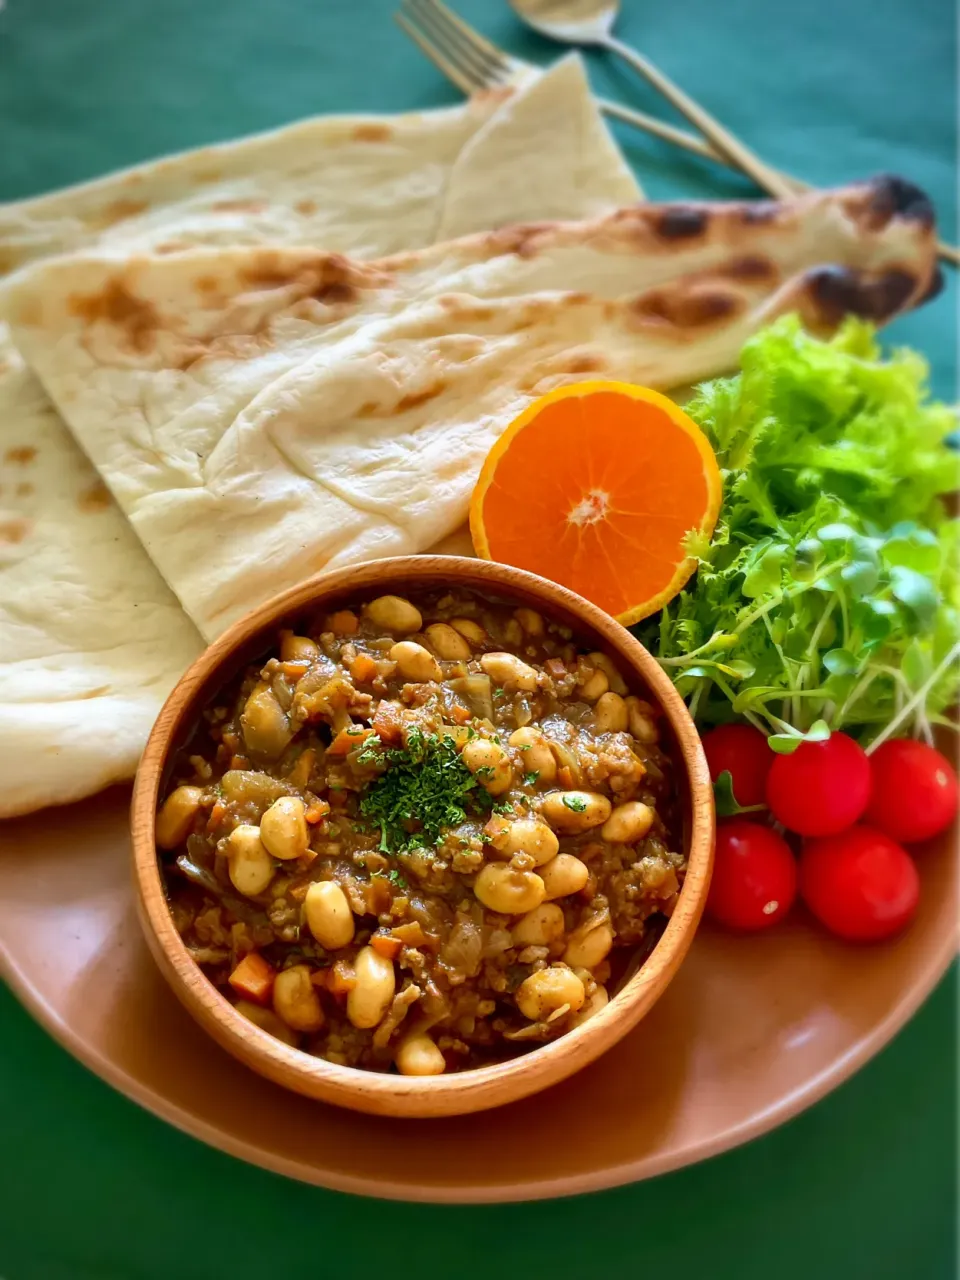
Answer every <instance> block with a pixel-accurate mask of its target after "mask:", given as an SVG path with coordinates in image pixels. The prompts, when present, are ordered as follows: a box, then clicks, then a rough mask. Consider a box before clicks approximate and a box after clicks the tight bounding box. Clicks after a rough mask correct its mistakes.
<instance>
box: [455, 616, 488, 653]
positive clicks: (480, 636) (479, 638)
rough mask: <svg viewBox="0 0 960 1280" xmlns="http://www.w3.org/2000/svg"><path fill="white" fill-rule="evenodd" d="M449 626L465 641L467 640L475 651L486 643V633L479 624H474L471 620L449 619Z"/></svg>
mask: <svg viewBox="0 0 960 1280" xmlns="http://www.w3.org/2000/svg"><path fill="white" fill-rule="evenodd" d="M450 625H451V627H453V629H454V631H458V632H459V633H460V635H462V636H463V638H464V639H465V640H469V641H470V643H471V644H472V645H473V647H474V648H475V649H482V648H483V646H484V645H485V644H486V643H487V633H486V632H485V631H484V629H483V627H481V625H480V623H479V622H474V620H473V619H472V618H451V619H450Z"/></svg>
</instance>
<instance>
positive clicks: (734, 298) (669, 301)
mask: <svg viewBox="0 0 960 1280" xmlns="http://www.w3.org/2000/svg"><path fill="white" fill-rule="evenodd" d="M745 308H746V302H745V301H744V299H743V298H742V297H741V296H740V295H739V294H738V293H736V292H734V291H733V290H732V289H729V288H724V287H723V285H722V282H720V281H716V280H714V281H711V280H693V281H687V280H678V281H677V282H676V283H675V284H673V285H663V286H661V287H659V288H656V289H649V290H648V291H647V292H646V293H641V294H639V295H638V296H637V297H635V298H632V299H631V300H630V301H629V302H628V303H627V313H628V323H629V324H631V326H634V325H635V326H638V327H640V328H645V327H647V326H648V325H651V324H652V325H655V326H657V327H658V328H663V329H668V330H669V331H670V332H671V333H672V334H673V335H674V336H676V337H678V338H689V339H695V338H697V337H699V335H700V334H701V332H702V331H703V330H704V329H707V328H711V327H714V326H719V325H723V324H727V323H728V322H729V321H730V320H732V319H733V318H734V316H736V315H738V314H739V313H740V312H742V311H743V310H745Z"/></svg>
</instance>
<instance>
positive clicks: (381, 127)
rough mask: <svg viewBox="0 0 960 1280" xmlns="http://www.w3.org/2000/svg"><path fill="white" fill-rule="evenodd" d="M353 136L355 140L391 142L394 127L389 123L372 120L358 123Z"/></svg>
mask: <svg viewBox="0 0 960 1280" xmlns="http://www.w3.org/2000/svg"><path fill="white" fill-rule="evenodd" d="M352 136H353V140H354V142H389V141H390V139H391V138H392V137H393V129H392V128H391V127H390V125H388V124H378V123H377V122H376V121H373V120H371V121H370V122H369V123H368V124H358V125H357V127H356V128H355V129H354V131H353V135H352Z"/></svg>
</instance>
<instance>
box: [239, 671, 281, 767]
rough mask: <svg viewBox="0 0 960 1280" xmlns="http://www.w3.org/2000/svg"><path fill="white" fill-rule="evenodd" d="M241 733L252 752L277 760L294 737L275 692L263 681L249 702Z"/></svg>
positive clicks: (244, 711) (247, 702)
mask: <svg viewBox="0 0 960 1280" xmlns="http://www.w3.org/2000/svg"><path fill="white" fill-rule="evenodd" d="M240 729H241V731H242V733H243V741H244V744H245V746H246V748H247V750H248V751H250V752H251V753H252V754H253V755H261V756H272V757H274V758H276V757H277V756H279V755H280V754H281V753H282V752H283V750H284V748H285V747H286V746H287V744H288V743H289V741H290V739H291V738H292V737H293V733H294V731H293V729H292V728H291V727H290V721H289V720H288V718H287V715H286V713H285V712H284V710H283V708H282V707H281V706H280V703H279V702H278V701H277V698H276V695H275V694H274V692H273V690H272V689H271V688H270V686H269V685H267V684H264V683H263V682H262V681H261V682H260V683H259V684H258V685H257V686H256V687H255V688H254V690H253V692H252V693H251V694H250V696H249V698H247V701H246V704H245V705H244V708H243V711H242V712H241V714H240Z"/></svg>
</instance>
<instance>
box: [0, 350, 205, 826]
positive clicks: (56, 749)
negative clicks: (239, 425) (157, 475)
mask: <svg viewBox="0 0 960 1280" xmlns="http://www.w3.org/2000/svg"><path fill="white" fill-rule="evenodd" d="M0 441H2V443H0V584H2V591H0V761H2V762H3V768H2V771H0V816H9V815H10V814H12V813H26V812H29V811H30V810H32V809H39V808H42V807H43V806H44V805H47V804H65V803H67V802H68V801H71V800H79V799H81V798H82V797H83V796H87V795H90V794H91V793H92V792H94V791H99V790H100V789H101V788H102V787H106V786H109V784H110V783H111V782H118V781H120V780H121V779H123V778H128V777H130V775H131V774H132V773H133V772H134V770H135V769H136V767H137V761H138V760H139V758H140V752H141V751H142V750H143V744H144V742H145V740H146V736H147V734H148V732H149V731H150V726H151V725H152V724H153V721H154V720H155V719H156V715H157V711H158V709H159V706H160V704H161V702H162V701H163V699H164V698H165V697H166V695H167V693H168V692H169V691H170V688H171V687H172V685H173V684H174V683H175V682H176V680H177V679H178V677H179V676H180V675H181V673H182V672H183V670H184V668H185V667H187V666H188V665H189V664H190V663H191V662H192V661H193V659H194V658H195V657H196V656H197V654H198V653H199V652H200V650H201V648H202V647H203V642H202V640H201V639H200V636H199V634H198V633H197V630H196V628H195V627H194V626H193V624H192V623H191V622H190V619H189V618H188V617H187V616H186V614H185V613H184V612H183V610H182V609H181V608H180V605H179V604H178V603H177V600H176V597H175V596H174V595H173V593H172V592H171V591H170V590H169V588H168V587H167V586H166V584H165V583H164V581H163V579H162V578H161V577H160V575H159V574H158V573H157V571H156V569H155V568H154V567H153V565H152V563H151V562H150V558H149V557H148V556H147V554H146V552H145V551H144V549H143V547H142V546H141V544H140V542H139V540H138V539H137V536H136V534H135V533H134V532H133V530H132V529H131V528H130V525H129V524H128V523H127V521H126V519H125V518H124V516H123V513H122V512H121V511H120V509H119V507H118V506H117V505H116V503H115V502H114V501H113V499H112V498H111V497H110V494H109V493H108V491H107V489H106V487H105V486H104V484H103V482H102V481H101V480H100V478H99V476H98V475H97V473H96V471H95V470H94V468H93V467H92V466H91V465H90V463H89V462H88V461H87V459H86V457H85V456H84V455H83V453H82V452H81V451H80V450H79V449H78V448H77V446H76V444H75V443H74V441H73V440H72V439H71V437H70V434H69V432H68V431H67V429H66V427H65V426H64V425H63V423H62V421H61V420H60V417H59V415H58V414H57V412H56V410H55V409H54V408H53V406H52V405H51V403H50V401H49V399H48V398H47V396H46V395H45V394H44V391H43V388H42V387H41V385H40V383H39V382H38V381H37V379H36V378H35V377H34V375H33V374H31V373H30V371H29V370H28V369H27V368H26V367H25V366H24V364H23V361H22V359H21V358H20V356H19V355H18V354H17V352H16V351H15V350H14V349H13V348H12V347H11V346H9V345H7V346H4V345H3V344H0ZM121 602H122V604H123V609H122V612H121V611H120V607H119V606H120V604H121Z"/></svg>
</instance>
